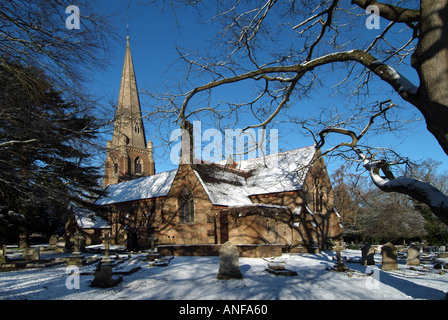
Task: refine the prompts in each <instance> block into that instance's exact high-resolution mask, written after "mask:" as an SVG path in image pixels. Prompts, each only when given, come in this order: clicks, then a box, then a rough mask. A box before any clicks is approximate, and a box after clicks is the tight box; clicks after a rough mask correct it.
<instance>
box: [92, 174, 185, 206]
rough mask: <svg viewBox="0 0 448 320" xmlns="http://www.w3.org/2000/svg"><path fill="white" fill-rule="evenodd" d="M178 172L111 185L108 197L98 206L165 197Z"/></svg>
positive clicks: (108, 188) (101, 200)
mask: <svg viewBox="0 0 448 320" xmlns="http://www.w3.org/2000/svg"><path fill="white" fill-rule="evenodd" d="M176 173H177V170H170V171H165V172H161V173H158V174H155V175H151V176H147V177H143V178H139V179H134V180H130V181H125V182H121V183H116V184H112V185H109V186H108V187H107V189H106V191H107V193H108V196H107V197H104V198H100V199H98V200H97V201H96V204H99V205H106V204H113V203H120V202H127V201H133V200H141V199H149V198H156V197H164V196H166V195H167V194H168V192H169V191H170V188H171V185H172V183H173V180H174V177H175V176H176Z"/></svg>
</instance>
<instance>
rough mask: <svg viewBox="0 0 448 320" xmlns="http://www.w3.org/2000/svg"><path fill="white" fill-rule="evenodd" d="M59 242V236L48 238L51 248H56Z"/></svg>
mask: <svg viewBox="0 0 448 320" xmlns="http://www.w3.org/2000/svg"><path fill="white" fill-rule="evenodd" d="M57 244H58V237H57V236H51V237H50V239H49V240H48V246H49V247H50V248H51V249H55V248H56V246H57Z"/></svg>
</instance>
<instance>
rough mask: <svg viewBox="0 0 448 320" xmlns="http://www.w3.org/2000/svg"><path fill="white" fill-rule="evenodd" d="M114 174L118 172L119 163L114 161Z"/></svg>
mask: <svg viewBox="0 0 448 320" xmlns="http://www.w3.org/2000/svg"><path fill="white" fill-rule="evenodd" d="M114 174H118V163H114Z"/></svg>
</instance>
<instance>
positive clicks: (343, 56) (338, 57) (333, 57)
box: [176, 50, 418, 121]
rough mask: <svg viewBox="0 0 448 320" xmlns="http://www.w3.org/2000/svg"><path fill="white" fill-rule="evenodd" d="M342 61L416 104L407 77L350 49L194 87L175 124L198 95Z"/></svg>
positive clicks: (287, 80) (360, 51)
mask: <svg viewBox="0 0 448 320" xmlns="http://www.w3.org/2000/svg"><path fill="white" fill-rule="evenodd" d="M346 61H355V62H359V63H361V64H362V65H364V66H365V67H366V68H368V69H369V70H370V71H372V72H373V73H375V74H376V75H377V76H379V77H380V78H381V79H382V80H383V81H385V82H387V83H388V84H389V85H390V86H392V88H393V89H394V90H395V91H396V92H398V93H399V94H400V96H401V97H402V98H403V99H404V100H406V101H408V102H410V103H412V104H414V105H416V106H417V105H418V103H417V90H418V88H417V87H416V86H415V85H413V84H412V83H411V82H410V81H409V80H408V79H407V78H405V77H403V76H402V75H400V74H399V73H398V72H397V71H396V70H395V69H393V68H392V67H390V66H388V65H386V64H385V63H384V62H382V61H380V60H378V59H376V58H375V57H374V56H373V55H372V54H370V53H368V52H365V51H363V50H350V51H342V52H336V53H331V54H328V55H325V56H321V57H318V58H315V59H312V60H310V61H307V62H304V63H300V64H295V65H291V66H275V67H265V68H260V69H256V70H253V71H250V72H246V73H244V74H241V75H237V76H234V77H228V78H224V79H220V80H217V81H212V82H209V83H207V84H205V85H202V86H199V87H196V88H194V89H193V90H191V91H190V92H188V93H187V94H186V96H185V99H184V101H183V104H182V108H181V110H180V113H179V116H178V118H177V119H176V121H177V120H179V119H183V120H185V110H186V108H187V105H188V103H189V101H190V100H191V99H192V98H193V96H194V95H195V94H197V93H199V92H202V91H205V90H210V89H213V88H216V87H219V86H222V85H225V84H229V83H235V82H239V81H243V80H247V79H254V80H260V79H266V80H271V79H272V78H270V77H268V75H269V74H284V73H295V74H296V75H303V74H305V73H306V72H308V71H312V70H313V69H314V68H316V67H319V66H323V65H327V64H330V63H335V62H346ZM276 80H279V78H278V77H277V78H276ZM296 81H297V77H294V78H292V79H290V78H289V79H285V78H283V79H282V82H291V84H293V83H294V82H296ZM292 87H293V86H292ZM290 88H291V87H290Z"/></svg>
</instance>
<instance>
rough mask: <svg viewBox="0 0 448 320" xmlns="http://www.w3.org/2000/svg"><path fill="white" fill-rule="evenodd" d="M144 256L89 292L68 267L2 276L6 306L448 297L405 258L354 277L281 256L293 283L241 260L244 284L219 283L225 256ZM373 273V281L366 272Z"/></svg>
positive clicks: (447, 276)
mask: <svg viewBox="0 0 448 320" xmlns="http://www.w3.org/2000/svg"><path fill="white" fill-rule="evenodd" d="M342 255H343V256H345V257H348V258H351V259H354V260H356V259H359V258H360V257H361V252H360V251H359V250H345V251H343V252H342ZM144 257H145V255H144V254H141V255H133V256H132V257H131V258H130V259H129V260H127V261H125V262H124V263H122V264H121V265H120V268H122V269H126V268H131V267H135V266H141V269H140V270H139V271H137V272H135V273H133V274H130V275H125V276H123V281H122V282H121V283H120V284H119V285H118V286H116V287H113V288H109V289H101V288H93V287H90V286H89V284H90V282H91V281H92V280H93V278H94V276H93V275H80V276H79V277H78V276H77V275H71V276H69V274H68V273H67V268H66V266H65V265H58V266H53V267H48V268H39V269H23V270H19V271H11V272H0V300H60V299H62V300H92V299H93V300H110V299H114V300H140V299H142V300H302V299H306V300H352V299H361V300H378V299H382V300H384V299H387V300H391V299H392V300H406V299H424V300H427V299H429V300H442V299H445V294H446V292H447V291H448V271H447V272H445V273H444V272H440V270H435V269H434V268H433V267H432V265H428V268H424V266H418V267H414V269H415V270H412V269H410V267H408V266H406V261H404V260H402V261H400V260H399V267H400V269H399V270H398V271H382V270H381V269H380V267H381V256H380V255H379V254H377V255H376V256H375V259H376V261H377V264H376V265H375V266H368V267H366V266H362V265H360V264H359V263H350V262H347V263H346V265H347V266H348V267H349V268H350V269H351V270H352V272H351V273H337V272H334V271H328V270H327V269H328V268H331V267H332V266H333V265H334V264H335V261H334V260H333V257H334V253H333V252H330V251H326V252H321V253H319V254H284V255H283V256H282V257H276V258H275V259H274V260H275V261H284V262H285V266H286V268H287V269H289V270H293V271H296V272H297V273H298V276H294V277H286V276H275V275H273V274H270V273H268V272H266V271H265V269H266V267H267V264H268V262H267V261H266V260H264V259H257V258H240V259H239V262H240V269H241V272H242V274H243V279H242V280H217V279H216V274H217V272H218V269H219V257H174V258H173V259H172V260H171V262H170V263H169V265H168V266H166V267H150V266H149V263H148V262H147V261H145V259H144ZM93 268H94V265H90V266H84V267H82V268H80V271H81V272H83V271H88V270H90V271H92V270H93ZM367 268H368V269H367ZM366 269H367V270H366ZM372 270H373V271H374V273H373V275H371V276H368V275H367V274H366V271H367V272H371V271H372ZM78 280H79V289H78V288H77V286H76V284H77V282H76V281H78ZM67 284H68V286H67Z"/></svg>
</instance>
